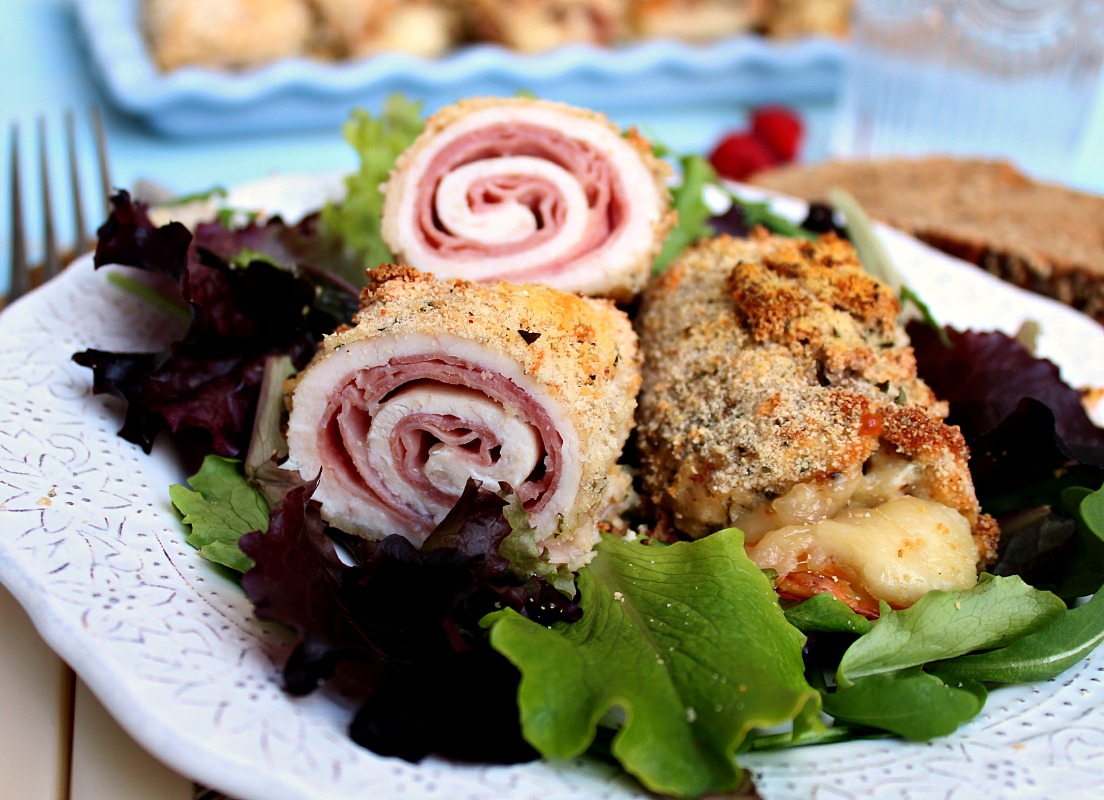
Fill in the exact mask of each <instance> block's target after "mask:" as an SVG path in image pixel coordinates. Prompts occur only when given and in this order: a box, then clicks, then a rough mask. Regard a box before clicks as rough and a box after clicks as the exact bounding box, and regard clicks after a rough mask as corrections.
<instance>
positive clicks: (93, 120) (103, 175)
mask: <svg viewBox="0 0 1104 800" xmlns="http://www.w3.org/2000/svg"><path fill="white" fill-rule="evenodd" d="M90 127H91V130H92V139H93V141H94V145H95V154H96V159H95V160H96V162H97V164H98V169H99V173H100V175H99V177H100V183H99V187H98V190H97V192H96V193H97V194H99V195H100V196H101V199H102V201H103V208H104V211H105V213H106V210H107V205H108V197H109V195H110V192H111V176H110V171H109V169H108V165H107V143H106V140H105V136H104V128H103V118H102V116H101V115H100V112H99V109H96V108H93V109H92V110H91V113H90ZM37 132H38V137H37V139H38V141H37V145H38V172H39V181H40V192H41V201H42V261H41V266H39V267H35V268H33V269H32V267H31V263H30V258H29V256H28V248H27V242H28V238H29V235H28V230H27V217H26V214H25V210H24V203H23V186H22V176H21V173H20V145H21V142H20V130H19V123H18V122H15V123H13V124H12V127H11V285H10V289H9V291H8V297H7V303H11V302H12V301H13V300H15V299H16V298H17V297H19V296H20V295H22V294H25V293H26V292H27V291H29V290H30V289H32V288H33V287H34V286H37V285H38V284H40V283H43V282H45V281H48V280H50V279H51V278H53V277H54V276H55V275H57V274H58V273H59V272H60V271H61V269H62V267H63V266H64V265H65V264H67V263H68V262H69V261H70V260H72V258H73V257H75V256H77V255H80V254H81V253H83V252H85V251H86V250H88V249H89V248H90V247H91V242H92V237H91V236H90V234H89V231H88V227H87V225H86V222H85V219H86V217H85V206H84V202H83V192H82V189H81V177H80V173H81V170H80V163H81V159H80V151H79V148H78V145H77V143H78V136H77V124H76V117H75V115H74V114H73V112H72V111H71V110H70V111H68V112H66V114H65V147H66V154H67V158H68V164H67V167H68V173H69V194H70V195H71V197H72V204H73V205H72V211H73V230H74V235H73V238H72V240H71V241H72V245H71V247H65V248H62V247H60V246H59V243H58V239H59V235H58V224H57V216H56V215H55V213H54V208H53V200H52V194H53V193H52V186H51V179H50V147H49V144H50V141H49V137H48V134H47V124H46V118H45V117H39V119H38V131H37ZM96 213H99V210H98V209H97V211H96Z"/></svg>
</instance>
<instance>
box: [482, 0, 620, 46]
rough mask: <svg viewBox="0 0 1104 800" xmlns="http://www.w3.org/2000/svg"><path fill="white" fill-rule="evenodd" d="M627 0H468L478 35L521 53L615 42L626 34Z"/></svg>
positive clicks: (483, 39) (484, 39)
mask: <svg viewBox="0 0 1104 800" xmlns="http://www.w3.org/2000/svg"><path fill="white" fill-rule="evenodd" d="M626 3H627V0H470V1H469V2H468V3H466V4H465V11H466V13H467V15H468V24H469V25H470V26H471V28H472V31H473V33H474V36H475V38H476V39H479V40H482V41H487V42H498V43H499V44H502V45H505V46H506V47H509V48H511V49H513V50H517V51H518V52H521V53H540V52H544V51H547V50H552V49H553V48H556V47H561V46H563V45H569V44H579V43H585V44H596V45H612V44H616V43H617V41H618V40H619V39H620V38H621V37H622V35H623V34H624V27H625V11H626Z"/></svg>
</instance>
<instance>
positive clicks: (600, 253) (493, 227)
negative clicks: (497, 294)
mask: <svg viewBox="0 0 1104 800" xmlns="http://www.w3.org/2000/svg"><path fill="white" fill-rule="evenodd" d="M669 174H670V167H669V165H668V164H666V162H664V161H661V160H660V159H657V158H655V157H654V156H653V155H652V151H651V146H650V145H649V144H648V142H646V141H645V140H644V139H643V138H642V137H640V136H639V135H638V134H637V133H636V132H635V131H629V132H628V133H622V132H621V131H619V130H618V129H617V128H616V127H615V126H614V125H613V124H612V123H610V122H609V121H608V120H607V119H606V118H605V117H604V116H602V115H600V114H596V113H594V112H591V111H586V110H583V109H577V108H572V107H570V106H566V105H562V104H559V103H552V102H547V101H539V100H530V99H526V98H509V99H499V98H479V99H474V100H465V101H463V102H461V103H459V104H457V105H454V106H450V107H448V108H445V109H442V110H441V111H439V112H437V113H436V114H434V115H433V116H432V117H430V118H429V120H428V122H427V124H426V128H425V131H424V132H423V133H422V135H421V136H420V137H419V138H418V140H417V141H416V142H415V143H414V144H413V145H412V146H411V147H410V148H409V149H408V150H407V151H406V152H405V153H404V154H403V155H402V156H401V157H400V158H399V160H398V162H397V163H396V165H395V169H394V170H393V172H392V173H391V177H390V179H389V180H388V182H387V185H386V187H385V189H384V191H385V198H384V207H383V219H382V227H383V237H384V239H385V241H386V242H387V245H388V247H390V248H391V251H392V252H393V253H394V254H395V256H396V258H397V259H398V260H399V261H402V262H403V263H407V264H410V265H411V266H413V267H416V268H417V269H420V270H422V271H425V272H430V273H432V274H434V275H436V276H437V277H439V278H463V279H465V280H471V281H476V282H479V283H490V282H494V281H499V280H509V281H515V282H522V281H524V282H536V283H542V284H545V285H548V286H553V287H555V288H557V289H562V290H564V291H573V292H580V293H582V294H587V295H594V296H606V297H613V298H615V299H618V300H625V299H628V298H630V297H631V296H632V295H633V294H635V293H636V292H637V291H638V290H639V289H641V288H642V287H643V285H644V283H645V281H646V280H647V277H648V274H649V269H650V267H651V264H652V261H653V259H654V258H655V256H656V254H657V253H658V252H659V249H660V247H661V246H662V244H663V240H664V238H665V237H666V235H667V231H668V230H669V228H670V226H671V224H672V223H673V221H674V213H673V212H672V211H671V209H670V197H669V192H668V190H667V183H666V181H667V178H668V177H669Z"/></svg>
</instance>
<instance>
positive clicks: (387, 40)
mask: <svg viewBox="0 0 1104 800" xmlns="http://www.w3.org/2000/svg"><path fill="white" fill-rule="evenodd" d="M309 2H310V3H311V4H312V5H313V7H314V9H315V10H316V12H317V15H318V20H319V28H320V29H321V31H322V35H323V37H324V40H325V42H326V50H327V52H329V53H330V54H332V55H333V56H335V57H337V58H347V57H354V58H355V57H358V56H367V55H371V54H373V53H379V52H388V51H392V52H400V53H412V54H414V55H419V56H425V57H426V58H433V57H436V56H439V55H442V54H443V53H445V52H447V51H449V50H451V49H452V48H453V47H455V46H456V45H457V44H459V43H460V39H461V36H462V34H463V31H462V20H461V17H460V11H459V8H458V7H457V5H456V4H455V3H453V2H450V1H449V0H309Z"/></svg>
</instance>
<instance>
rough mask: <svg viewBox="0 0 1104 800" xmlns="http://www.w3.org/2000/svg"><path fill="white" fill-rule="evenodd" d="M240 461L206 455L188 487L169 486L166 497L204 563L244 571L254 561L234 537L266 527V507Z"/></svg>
mask: <svg viewBox="0 0 1104 800" xmlns="http://www.w3.org/2000/svg"><path fill="white" fill-rule="evenodd" d="M240 463H241V462H239V461H238V460H237V459H233V458H223V457H221V456H207V458H205V459H204V460H203V466H202V467H200V470H199V472H197V473H196V474H195V475H193V476H192V477H191V478H189V479H188V484H189V485H190V486H191V487H192V488H191V489H188V488H187V487H186V486H181V485H180V484H173V485H172V486H170V487H169V497H170V498H172V503H173V505H174V506H176V510H177V511H179V512H180V513H181V514H182V515H183V518H184V524H186V525H189V526H191V532H190V533H189V534H188V537H187V542H188V544H190V545H191V546H192V547H194V548H195V549H196V550H198V551H199V554H200V555H201V556H203V557H204V558H206V559H207V560H208V561H214V562H215V563H216V564H222V565H223V566H224V567H229V568H230V569H232V570H236V571H237V572H245V571H246V570H248V569H249V568H250V567H252V566H253V560H252V559H250V558H249V556H247V555H246V554H245V553H243V552H242V551H241V550H240V549H239V548H238V539H240V538H241V537H242V536H243V535H245V534H247V533H251V532H252V531H263V530H266V529H267V528H268V504H267V503H265V501H264V498H263V497H261V493H260V492H258V491H257V490H256V489H254V488H253V487H252V486H251V485H250V484H249V482H248V481H247V480H246V479H245V476H244V475H242V471H241V467H240Z"/></svg>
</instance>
